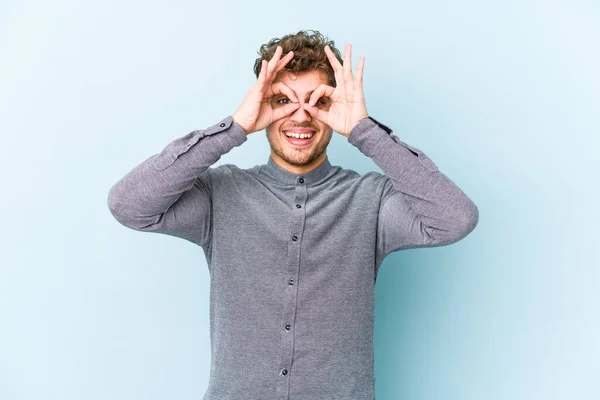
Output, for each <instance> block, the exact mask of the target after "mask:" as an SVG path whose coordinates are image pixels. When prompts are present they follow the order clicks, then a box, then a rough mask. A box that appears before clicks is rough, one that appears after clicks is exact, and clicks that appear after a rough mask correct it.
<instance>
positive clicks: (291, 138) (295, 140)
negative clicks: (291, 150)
mask: <svg viewBox="0 0 600 400" xmlns="http://www.w3.org/2000/svg"><path fill="white" fill-rule="evenodd" d="M282 134H283V136H285V138H286V139H287V141H288V143H291V144H293V145H296V146H306V145H308V144H310V143H311V142H312V140H313V138H314V137H315V136H316V132H315V131H314V130H312V129H286V130H284V131H282Z"/></svg>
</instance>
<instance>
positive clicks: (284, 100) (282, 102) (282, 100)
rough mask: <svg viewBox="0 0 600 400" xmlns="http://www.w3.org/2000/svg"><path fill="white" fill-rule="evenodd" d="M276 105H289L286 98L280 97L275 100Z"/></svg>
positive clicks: (288, 100)
mask: <svg viewBox="0 0 600 400" xmlns="http://www.w3.org/2000/svg"><path fill="white" fill-rule="evenodd" d="M277 103H278V104H289V103H290V99H288V98H287V97H282V98H281V99H279V100H277Z"/></svg>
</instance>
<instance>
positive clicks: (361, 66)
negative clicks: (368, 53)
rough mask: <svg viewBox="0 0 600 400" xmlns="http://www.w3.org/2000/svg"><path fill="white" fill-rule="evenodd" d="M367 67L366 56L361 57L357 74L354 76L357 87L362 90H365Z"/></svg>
mask: <svg viewBox="0 0 600 400" xmlns="http://www.w3.org/2000/svg"><path fill="white" fill-rule="evenodd" d="M364 69H365V58H364V57H361V58H360V60H358V65H357V66H356V76H355V77H354V82H355V85H356V88H357V89H358V90H360V91H361V92H362V90H363V71H364Z"/></svg>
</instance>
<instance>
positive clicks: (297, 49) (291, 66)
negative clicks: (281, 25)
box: [254, 30, 343, 87]
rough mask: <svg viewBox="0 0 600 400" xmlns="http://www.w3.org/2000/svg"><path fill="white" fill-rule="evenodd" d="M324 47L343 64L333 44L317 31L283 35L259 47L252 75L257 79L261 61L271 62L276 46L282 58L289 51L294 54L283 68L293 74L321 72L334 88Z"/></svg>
mask: <svg viewBox="0 0 600 400" xmlns="http://www.w3.org/2000/svg"><path fill="white" fill-rule="evenodd" d="M325 45H328V46H329V48H330V49H331V51H332V52H333V54H334V55H335V57H336V58H337V59H338V60H339V61H340V63H343V59H342V55H341V54H340V51H339V50H338V49H336V48H335V42H334V41H333V40H329V39H328V38H326V37H325V36H323V35H322V34H321V33H320V32H319V31H314V30H308V31H299V32H298V33H293V34H289V35H285V36H283V37H282V38H273V39H271V40H270V41H269V42H268V43H265V44H263V45H262V46H260V50H259V51H258V54H259V56H260V57H259V58H257V59H256V61H255V62H254V74H255V75H256V77H257V78H258V75H259V74H260V68H261V65H262V61H263V60H267V61H269V60H271V58H273V55H274V54H275V50H276V49H277V46H281V47H282V50H283V52H282V53H281V57H282V58H283V57H284V56H285V55H286V54H287V53H289V52H290V51H293V52H294V58H292V60H291V61H290V62H288V63H287V65H286V66H285V67H284V68H283V70H284V71H289V72H291V73H293V74H299V73H302V72H306V71H310V70H313V69H316V70H320V71H323V72H324V73H325V74H326V75H327V82H328V85H329V86H333V87H335V86H336V84H335V74H334V72H333V68H332V67H331V64H330V63H329V59H328V58H327V54H325Z"/></svg>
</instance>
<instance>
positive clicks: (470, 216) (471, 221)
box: [458, 201, 479, 240]
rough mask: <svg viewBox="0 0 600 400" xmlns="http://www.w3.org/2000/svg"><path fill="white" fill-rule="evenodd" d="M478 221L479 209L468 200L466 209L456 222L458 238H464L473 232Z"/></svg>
mask: <svg viewBox="0 0 600 400" xmlns="http://www.w3.org/2000/svg"><path fill="white" fill-rule="evenodd" d="M478 223H479V209H478V208H477V206H476V205H475V203H473V202H472V201H470V202H469V203H468V205H467V207H466V211H465V212H464V214H463V217H462V218H461V220H460V222H459V223H458V226H459V229H458V236H459V237H458V240H460V239H462V238H464V237H465V236H467V235H468V234H469V233H471V232H473V230H474V229H475V227H476V226H477V224H478Z"/></svg>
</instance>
